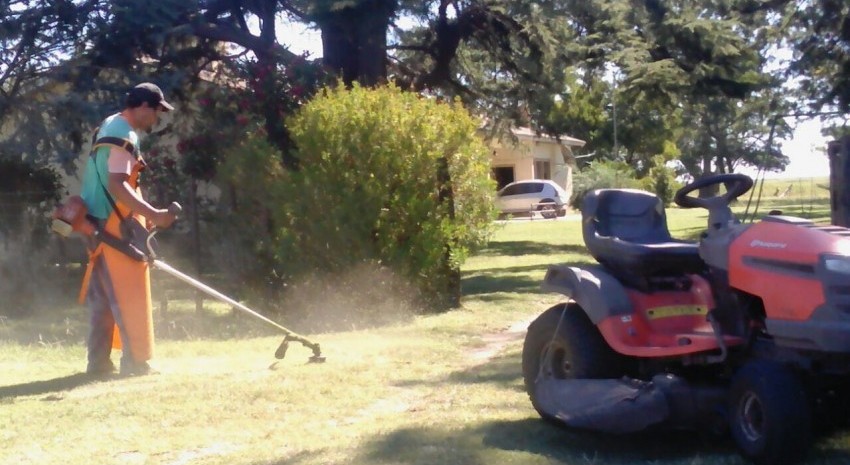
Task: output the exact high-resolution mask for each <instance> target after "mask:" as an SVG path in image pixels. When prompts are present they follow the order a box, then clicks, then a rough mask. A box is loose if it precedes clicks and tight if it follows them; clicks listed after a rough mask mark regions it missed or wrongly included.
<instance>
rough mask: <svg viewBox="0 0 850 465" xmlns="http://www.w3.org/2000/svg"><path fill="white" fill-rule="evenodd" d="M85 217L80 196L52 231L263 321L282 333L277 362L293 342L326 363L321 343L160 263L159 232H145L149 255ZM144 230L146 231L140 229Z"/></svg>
mask: <svg viewBox="0 0 850 465" xmlns="http://www.w3.org/2000/svg"><path fill="white" fill-rule="evenodd" d="M169 211H171V212H172V213H174V214H175V215H176V214H178V213H180V212H181V211H182V207H181V206H180V204H178V203H176V202H173V203H172V204H171V205H170V206H169ZM86 217H87V214H86V208H85V205H84V204H83V202H82V199H80V198H79V197H78V196H75V197H71V198H70V199H69V200H68V201H67V202H66V203H65V204H64V205H61V206H59V207H58V208H57V209H56V211H55V212H54V214H53V218H54V221H53V230H54V231H56V232H57V233H59V234H61V235H63V236H66V237H67V236H69V235H70V234H71V232H79V233H81V234H83V235H88V236H93V237H94V238H95V239H97V240H99V241H102V242H104V243H105V244H106V245H108V246H110V247H113V248H115V249H117V250H119V251H121V252H122V253H124V254H125V255H127V256H129V257H130V258H132V259H134V260H138V261H144V262H148V264H149V265H150V266H152V267H154V268H156V269H158V270H161V271H164V272H166V273H168V274H170V275H171V276H174V277H175V278H177V279H179V280H181V281H183V282H184V283H186V284H188V285H190V286H192V287H194V288H195V289H198V290H199V291H202V292H204V293H206V294H207V295H209V296H211V297H214V298H216V299H218V300H220V301H222V302H224V303H227V304H229V305H231V306H233V307H234V308H237V309H239V310H241V311H243V312H245V313H247V314H249V315H251V316H253V317H254V318H257V319H259V320H262V321H264V322H265V323H267V324H269V325H271V326H274V327H275V328H277V329H279V330H280V331H282V332H283V334H284V338H283V341H282V342H281V343H280V345H279V346H278V348H277V350H276V351H275V353H274V356H275V358H277V359H279V360H280V359H283V358H284V357H285V356H286V351H287V349H288V348H289V343H290V342H300V343H301V344H302V345H304V346H305V347H307V348H309V349H310V350H312V351H313V355H312V356H311V357H310V359H309V362H310V363H321V362H324V361H325V357H324V356H322V350H321V347H320V346H319V344H318V343H315V342H312V341H310V340H309V339H307V338H305V337H304V336H301V335H299V334H297V333H295V332H293V331H290V330H289V329H287V328H285V327H283V326H281V325H280V324H278V323H276V322H274V321H272V320H270V319H269V318H267V317H265V316H263V315H261V314H260V313H258V312H256V311H254V310H251V309H250V308H248V307H247V306H245V305H244V304H242V303H240V302H237V301H236V300H234V299H232V298H230V297H228V296H226V295H224V294H223V293H221V292H219V291H217V290H215V289H213V288H212V287H210V286H208V285H206V284H204V283H202V282H200V281H198V280H197V279H195V278H193V277H191V276H189V275H187V274H185V273H183V272H180V271H178V270H176V269H175V268H174V267H172V266H171V265H169V264H168V263H165V262H164V261H162V260H160V259H158V258H157V257H156V253H155V252H154V247H153V243H152V242H153V239H154V236H156V234H157V232H158V231H157V230H156V229H153V230H152V231H150V232H147V231H145V233H146V234H147V236H146V237H145V238H144V248H145V249H147V251H142V250H141V249H142V247H140V246H139V244H137V243H134V242H133V241H128V240H123V239H120V238H117V237H115V236H113V235H111V234H109V233H107V232H106V231H104V230H102V229H100V228H98V227H96V226H95V224H94V223H93V222H92V221H89V220H88V219H87V218H86ZM141 229H143V228H141Z"/></svg>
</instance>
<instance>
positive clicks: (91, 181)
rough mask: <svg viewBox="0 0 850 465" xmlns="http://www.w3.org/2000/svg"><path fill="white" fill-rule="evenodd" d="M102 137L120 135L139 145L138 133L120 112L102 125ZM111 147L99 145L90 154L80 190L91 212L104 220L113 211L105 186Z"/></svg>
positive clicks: (98, 137) (100, 134)
mask: <svg viewBox="0 0 850 465" xmlns="http://www.w3.org/2000/svg"><path fill="white" fill-rule="evenodd" d="M101 137H120V138H121V139H127V140H129V141H130V142H131V143H132V144H133V145H134V146H136V147H138V146H139V136H138V134H136V131H134V130H133V128H132V127H130V125H129V124H128V123H127V120H126V119H124V117H122V116H121V115H120V114H118V113H116V114H114V115H112V116H110V117H108V118H106V119H105V120H104V121H103V123H102V124H101V125H100V130H99V131H98V133H97V139H100V138H101ZM109 149H110V147H109V146H105V147H99V148H98V149H97V150H96V151H94V152H93V153H92V156H89V159H88V161H87V162H86V168H85V171H83V187H82V191H81V192H80V197H82V198H83V202H85V204H86V208H88V210H89V214H90V215H92V216H94V217H95V218H100V219H102V220H105V219H107V218H108V217H109V214H110V213H112V205H111V204H110V203H109V200H108V199H107V198H106V193H105V192H104V187H108V182H109V166H108V161H107V160H108V158H109Z"/></svg>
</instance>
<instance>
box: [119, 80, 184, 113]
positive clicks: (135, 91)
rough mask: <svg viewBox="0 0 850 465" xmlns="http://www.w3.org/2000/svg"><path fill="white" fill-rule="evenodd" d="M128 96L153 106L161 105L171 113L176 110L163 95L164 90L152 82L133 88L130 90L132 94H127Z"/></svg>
mask: <svg viewBox="0 0 850 465" xmlns="http://www.w3.org/2000/svg"><path fill="white" fill-rule="evenodd" d="M127 96H128V97H130V96H132V97H136V98H138V99H139V100H141V101H142V102H148V104H149V105H151V106H154V105H159V106H160V107H162V108H163V109H164V110H165V111H171V110H173V109H174V107H173V106H172V105H171V104H170V103H168V102H166V101H165V95H163V93H162V89H160V88H159V86H158V85H156V84H154V83H152V82H143V83H141V84H139V85H137V86H136V87H133V88H132V89H130V92H127Z"/></svg>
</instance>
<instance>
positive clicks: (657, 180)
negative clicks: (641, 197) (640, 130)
mask: <svg viewBox="0 0 850 465" xmlns="http://www.w3.org/2000/svg"><path fill="white" fill-rule="evenodd" d="M653 161H654V162H655V166H653V167H652V168H650V169H649V173H647V176H646V177H645V178H643V179H641V182H642V188H643V189H644V190H647V191H649V192H653V193H655V195H657V196H658V198H660V199H661V201H662V202H664V205H669V204H670V203H671V202H672V201H673V196H674V195H676V191H677V190H679V188H680V187H682V185H681V184H680V183H679V182H678V181H676V170H674V169H673V168H669V167H667V166H666V165H665V164H664V160H663V158H661V157H656V158H655V159H654V160H653Z"/></svg>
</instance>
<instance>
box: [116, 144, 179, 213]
mask: <svg viewBox="0 0 850 465" xmlns="http://www.w3.org/2000/svg"><path fill="white" fill-rule="evenodd" d="M109 150H110V151H109V156H110V158H112V156H113V151H118V150H120V151H124V149H120V148H118V147H112V148H110V149H109ZM125 152H126V151H125ZM122 155H124V154H122ZM129 179H130V175H129V174H127V173H117V172H110V173H109V181H108V184H107V188H108V189H109V193H110V194H112V196H113V197H114V198H115V199H117V200H119V201H120V202H121V203H123V204H124V205H126V206H128V207H130V210H133V211H134V212H136V213H138V214H140V215H142V216H144V217H145V218H147V219H148V220H149V221H151V222H152V223H153V224H154V225H156V226H157V227H160V228H167V227H169V226H171V223H173V222H174V220H175V219H176V216H175V215H174V214H172V213H170V212H169V211H168V210H166V209H161V208H154V207H153V206H152V205H151V204H149V203H148V202H147V201H145V199H143V198H142V196H140V195H139V194H137V193H136V191H135V189H133V188H132V187H131V186H130V183H129V182H127V181H128V180H129Z"/></svg>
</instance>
